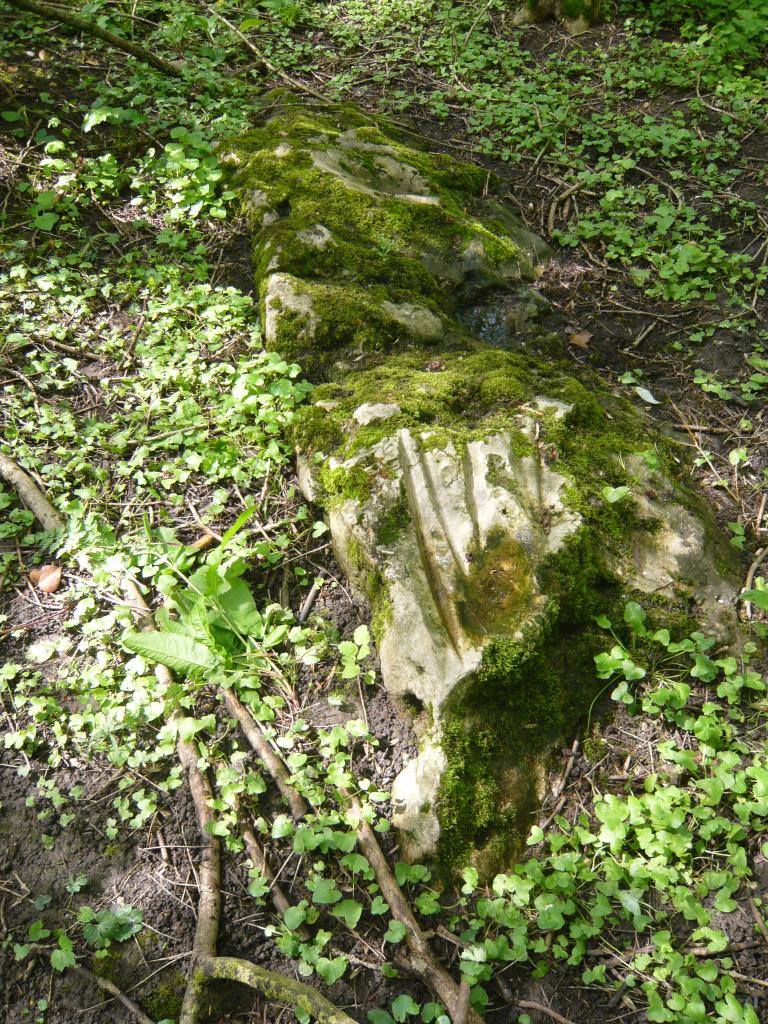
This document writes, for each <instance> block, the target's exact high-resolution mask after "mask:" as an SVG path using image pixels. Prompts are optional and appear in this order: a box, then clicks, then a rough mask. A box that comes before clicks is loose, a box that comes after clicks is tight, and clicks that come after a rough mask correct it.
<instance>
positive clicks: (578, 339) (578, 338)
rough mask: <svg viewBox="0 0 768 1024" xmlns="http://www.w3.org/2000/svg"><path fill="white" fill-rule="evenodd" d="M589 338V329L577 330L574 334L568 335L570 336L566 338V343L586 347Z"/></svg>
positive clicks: (590, 338) (590, 334)
mask: <svg viewBox="0 0 768 1024" xmlns="http://www.w3.org/2000/svg"><path fill="white" fill-rule="evenodd" d="M591 340H592V332H591V331H577V332H576V333H575V334H572V335H571V336H570V338H569V339H568V344H569V345H575V346H576V348H588V347H589V343H590V341H591Z"/></svg>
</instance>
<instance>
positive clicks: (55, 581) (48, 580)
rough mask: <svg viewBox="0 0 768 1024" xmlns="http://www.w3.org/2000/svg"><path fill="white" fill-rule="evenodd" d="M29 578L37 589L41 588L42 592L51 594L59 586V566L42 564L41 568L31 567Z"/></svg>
mask: <svg viewBox="0 0 768 1024" xmlns="http://www.w3.org/2000/svg"><path fill="white" fill-rule="evenodd" d="M35 577H37V578H36V579H35ZM29 578H30V579H31V580H32V582H33V583H37V589H38V590H42V592H43V593H44V594H53V593H55V592H56V591H57V590H58V589H59V587H60V586H61V566H60V565H44V566H43V567H42V569H33V570H32V572H31V573H30V574H29Z"/></svg>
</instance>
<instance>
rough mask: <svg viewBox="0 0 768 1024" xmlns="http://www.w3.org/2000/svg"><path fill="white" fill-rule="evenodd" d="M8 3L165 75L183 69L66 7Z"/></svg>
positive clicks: (33, 0)
mask: <svg viewBox="0 0 768 1024" xmlns="http://www.w3.org/2000/svg"><path fill="white" fill-rule="evenodd" d="M8 4H9V5H10V6H11V7H16V8H17V9H18V10H21V11H29V12H30V14H37V15H39V16H40V17H41V18H46V19H47V20H53V21H60V22H61V23H62V24H63V25H69V27H70V28H74V29H76V30H77V31H78V32H84V33H86V35H89V36H94V37H95V38H96V39H101V40H102V42H105V43H109V45H110V46H114V47H115V48H116V49H118V50H124V51H125V53H130V54H131V56H132V57H136V59H137V60H140V61H143V62H144V63H145V64H151V66H152V67H153V68H157V70H158V71H162V72H164V73H165V74H166V75H174V76H176V77H178V76H179V75H181V73H182V71H183V68H184V65H183V64H182V63H181V61H178V60H165V59H164V58H163V57H158V55H157V54H156V53H152V51H151V50H147V49H145V48H144V47H143V46H139V44H138V43H134V42H132V41H131V40H130V39H126V38H125V37H124V36H118V35H116V34H115V33H114V32H108V31H107V29H105V28H102V27H101V26H100V25H97V24H96V23H95V22H93V21H89V20H88V18H81V17H80V15H78V14H71V13H70V12H69V11H68V10H67V9H66V8H62V7H54V6H53V5H52V4H46V3H42V2H41V0H8Z"/></svg>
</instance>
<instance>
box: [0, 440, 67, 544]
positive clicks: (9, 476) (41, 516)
mask: <svg viewBox="0 0 768 1024" xmlns="http://www.w3.org/2000/svg"><path fill="white" fill-rule="evenodd" d="M0 476H2V477H3V478H4V479H5V480H7V482H8V483H9V484H10V485H11V487H13V489H14V490H15V491H16V493H17V494H18V496H19V497H20V498H21V500H22V501H23V502H24V504H25V505H26V506H27V508H28V509H29V510H30V512H32V513H33V515H34V516H35V519H37V520H38V522H39V523H40V525H41V526H42V527H43V529H44V530H58V529H60V528H61V527H62V526H63V525H64V519H63V518H62V516H60V515H59V513H58V512H57V511H56V509H55V508H54V507H53V505H52V504H51V503H50V501H48V499H47V498H46V496H45V495H44V494H43V492H42V491H41V490H40V488H39V487H38V486H37V484H36V483H35V482H34V480H33V479H32V477H31V476H30V475H29V473H25V471H24V470H23V469H22V468H21V466H19V465H18V464H17V463H15V462H14V461H13V459H9V458H8V456H7V455H3V454H2V453H0Z"/></svg>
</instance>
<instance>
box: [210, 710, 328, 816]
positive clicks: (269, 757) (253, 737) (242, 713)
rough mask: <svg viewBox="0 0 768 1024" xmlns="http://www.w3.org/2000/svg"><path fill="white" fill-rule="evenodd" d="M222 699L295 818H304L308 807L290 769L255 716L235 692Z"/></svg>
mask: <svg viewBox="0 0 768 1024" xmlns="http://www.w3.org/2000/svg"><path fill="white" fill-rule="evenodd" d="M221 697H222V700H223V701H224V704H225V705H226V708H227V710H228V711H229V713H230V714H231V715H232V717H233V718H235V719H237V722H238V723H239V725H240V728H241V729H242V730H243V735H244V736H245V738H246V739H247V740H248V742H249V743H250V745H251V746H252V747H253V749H254V750H255V751H256V753H257V754H258V755H259V757H260V758H261V760H262V761H263V762H264V765H265V766H266V769H267V771H268V772H269V774H270V775H271V776H272V778H273V779H274V781H275V785H276V786H277V788H278V789H279V790H280V793H281V795H282V796H283V797H284V798H285V801H286V803H287V804H288V806H289V807H290V809H291V814H292V815H293V817H294V818H296V819H298V818H303V817H304V815H305V814H306V813H307V810H308V808H307V805H306V803H305V801H304V800H303V798H302V797H301V796H300V795H299V793H297V792H296V790H295V789H294V787H293V786H292V785H291V784H290V782H289V781H288V780H289V778H290V773H289V771H288V769H287V768H286V767H285V764H284V763H283V762H282V760H281V759H280V758H279V757H278V755H277V754H276V753H275V752H274V750H273V749H272V747H271V746H270V745H269V741H268V740H267V738H266V736H265V735H264V733H263V732H262V731H261V729H260V728H259V727H258V725H257V724H256V722H255V721H254V719H253V715H251V713H250V712H249V711H248V708H246V706H245V705H244V704H243V702H242V701H241V700H240V699H239V698H238V697H237V695H236V694H235V693H234V691H233V690H222V691H221Z"/></svg>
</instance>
